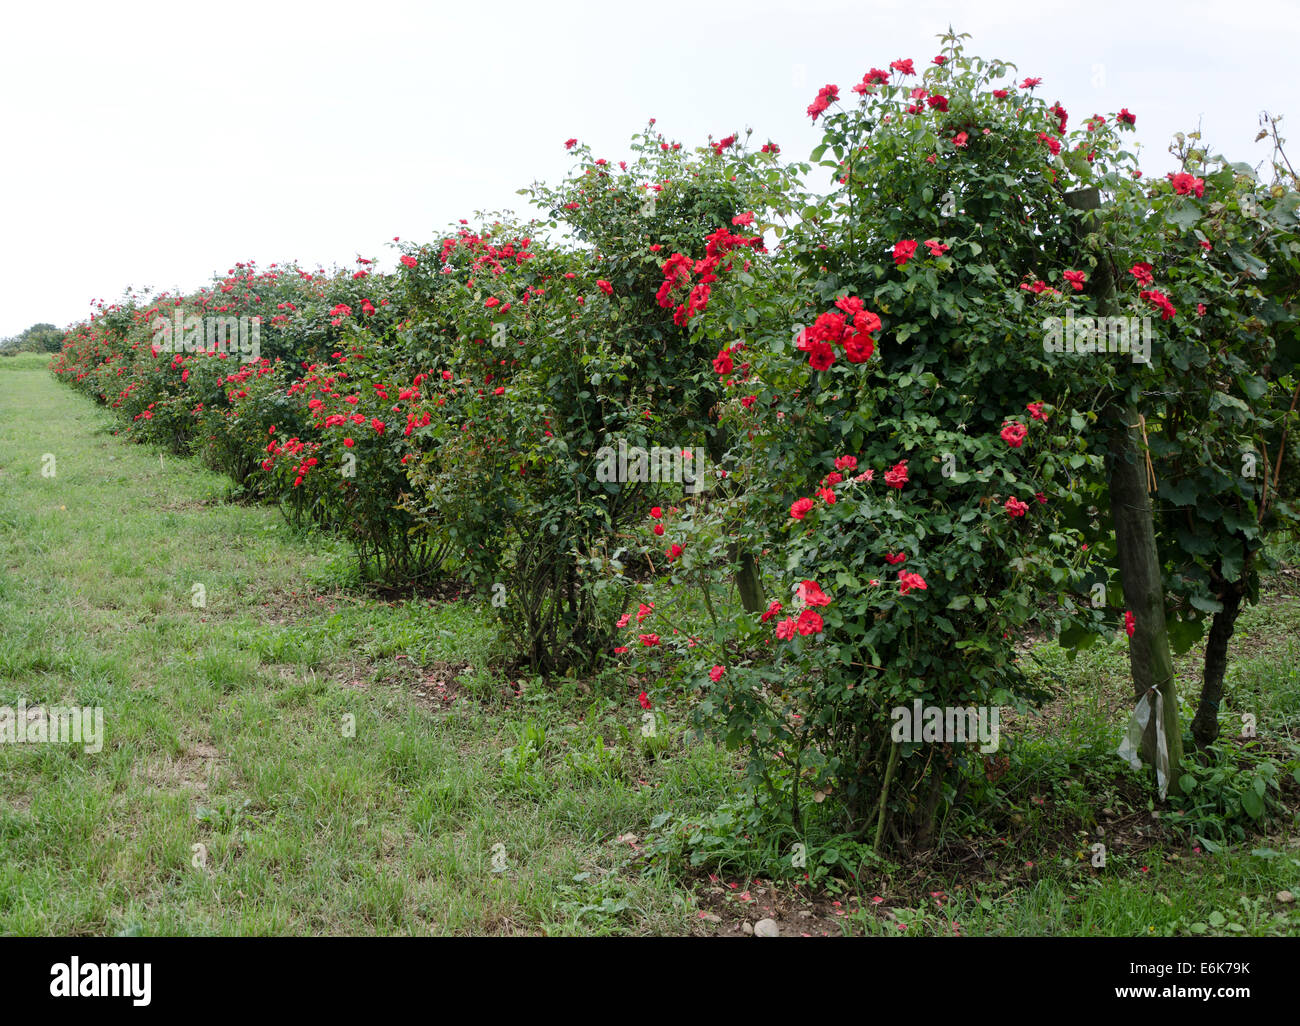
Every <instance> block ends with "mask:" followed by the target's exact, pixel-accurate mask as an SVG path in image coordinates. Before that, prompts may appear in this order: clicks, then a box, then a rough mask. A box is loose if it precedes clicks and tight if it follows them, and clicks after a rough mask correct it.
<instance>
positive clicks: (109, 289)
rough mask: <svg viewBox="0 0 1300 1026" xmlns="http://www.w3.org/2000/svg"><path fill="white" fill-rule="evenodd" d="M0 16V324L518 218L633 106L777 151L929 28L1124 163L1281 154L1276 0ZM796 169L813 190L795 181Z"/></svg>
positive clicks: (1287, 36) (148, 9)
mask: <svg viewBox="0 0 1300 1026" xmlns="http://www.w3.org/2000/svg"><path fill="white" fill-rule="evenodd" d="M3 12H4V13H3V15H0V18H2V21H0V139H3V141H4V155H3V159H2V160H0V337H5V336H8V335H12V334H16V333H17V332H19V331H21V330H22V329H24V328H26V327H27V326H28V325H30V324H32V323H34V322H38V321H51V322H54V323H55V324H57V325H59V326H60V327H63V326H65V325H67V324H69V323H72V322H74V321H77V320H79V319H81V318H82V317H84V316H86V314H87V313H88V312H89V309H90V302H91V300H92V299H95V298H101V297H102V298H105V299H114V298H117V297H118V296H119V295H120V294H121V292H122V289H123V288H124V287H125V286H127V285H134V286H137V287H140V286H153V287H155V288H174V287H177V286H179V287H183V288H186V289H191V288H195V287H197V286H199V285H201V284H204V283H205V282H206V281H207V280H208V279H209V277H210V275H211V274H212V273H213V272H214V271H224V270H225V269H226V268H228V267H229V266H231V265H232V264H233V263H234V262H235V261H237V260H246V259H256V260H257V261H258V262H259V263H260V264H262V265H265V264H268V263H271V262H273V261H277V260H281V261H282V260H290V259H297V260H299V261H300V262H302V263H304V264H311V265H315V264H316V263H321V264H324V265H325V266H330V265H332V264H334V263H340V264H350V263H351V262H352V261H353V260H354V259H355V258H356V256H357V255H358V254H361V255H366V256H376V255H381V256H384V257H385V258H386V259H385V261H384V263H385V265H387V264H391V262H392V257H391V252H390V251H388V250H385V249H384V248H383V245H384V243H386V242H388V241H390V240H391V239H392V237H393V236H395V235H398V236H401V237H402V238H403V239H408V238H410V239H415V240H424V239H428V238H430V237H431V236H432V235H433V233H435V232H436V231H439V230H441V229H442V228H443V227H444V226H445V225H446V224H447V223H448V222H450V221H453V220H455V219H457V218H460V217H469V216H472V214H473V212H474V211H475V210H499V209H515V210H522V209H524V206H525V202H524V197H521V196H518V195H517V194H516V190H518V189H519V188H521V187H523V186H525V185H527V184H528V183H529V182H531V181H533V180H534V179H542V180H550V181H555V180H558V179H559V178H560V176H562V175H563V173H564V172H565V170H566V168H567V167H568V166H569V164H570V156H569V155H568V154H566V152H565V150H564V140H565V139H567V138H569V137H570V136H577V137H578V138H580V139H582V140H583V141H585V142H590V143H591V144H592V146H593V147H594V149H595V150H596V153H597V154H598V155H601V156H605V157H608V158H610V159H611V160H618V159H621V158H622V157H624V156H625V155H626V149H625V147H626V143H627V140H628V138H629V137H630V135H631V134H632V133H633V132H635V131H637V130H638V129H640V128H641V126H642V125H644V123H645V120H646V119H647V118H649V117H655V118H657V119H658V124H657V126H656V127H657V128H659V129H660V130H662V131H663V132H664V133H665V134H666V135H668V136H670V137H671V138H674V139H677V140H680V141H682V142H683V143H684V144H686V145H687V146H694V145H699V144H702V143H703V142H704V140H705V137H706V136H707V135H708V134H709V133H710V132H712V133H713V134H714V136H715V137H721V136H723V135H726V134H729V133H730V132H733V131H737V130H741V131H743V130H744V129H745V128H746V127H752V128H753V129H754V131H755V133H756V135H758V136H761V137H763V138H768V137H770V138H772V139H773V140H775V141H776V142H778V143H780V144H781V146H782V151H783V153H784V155H785V156H787V157H790V158H792V159H802V158H805V157H806V156H807V154H808V152H809V150H810V149H811V147H812V145H813V144H814V142H815V140H816V138H817V135H818V133H817V132H816V131H815V129H813V127H812V126H811V124H810V121H809V119H808V117H807V116H806V114H805V113H804V109H805V108H806V107H807V105H808V104H809V103H810V102H811V101H812V99H813V97H814V96H815V94H816V92H817V89H818V88H819V87H820V86H822V85H824V84H825V83H828V82H833V83H835V84H837V85H839V86H840V88H841V91H842V92H843V93H844V94H845V95H847V96H851V94H850V93H849V92H848V90H849V87H850V86H851V85H853V84H854V83H856V82H858V81H860V80H861V77H862V75H863V73H864V72H865V71H866V70H867V69H868V68H869V67H871V66H873V65H874V66H878V67H886V66H888V62H889V61H890V60H893V59H895V58H898V57H913V58H915V59H916V62H917V64H918V66H919V65H921V64H924V63H926V62H928V61H929V59H930V58H931V57H933V56H934V55H935V54H936V53H938V51H939V47H938V42H937V40H936V35H937V34H938V33H940V32H942V31H943V30H944V29H945V28H946V27H947V26H948V25H949V24H950V23H951V24H952V25H953V27H954V28H956V29H957V31H959V32H968V33H971V35H972V39H970V40H969V41H968V44H967V45H968V52H972V53H976V54H979V55H981V56H985V57H998V58H1002V59H1005V60H1010V61H1013V62H1015V63H1016V64H1018V65H1019V69H1020V76H1021V77H1023V76H1025V75H1034V76H1041V77H1042V79H1043V85H1042V87H1041V90H1042V92H1041V94H1040V95H1043V96H1044V97H1045V98H1046V99H1047V100H1049V101H1050V100H1054V99H1059V100H1060V101H1061V102H1062V103H1063V104H1064V105H1065V107H1066V108H1067V109H1068V110H1069V112H1070V115H1071V127H1073V126H1074V125H1076V124H1078V123H1079V121H1081V120H1082V119H1083V118H1084V117H1086V116H1088V115H1090V114H1092V113H1098V112H1099V113H1106V112H1110V111H1115V110H1118V109H1119V108H1120V107H1124V106H1126V107H1128V108H1129V110H1131V111H1133V113H1134V114H1136V115H1137V119H1138V120H1137V129H1138V138H1139V140H1140V141H1141V142H1142V143H1143V145H1144V147H1145V149H1144V157H1143V161H1142V164H1143V170H1145V171H1147V172H1148V173H1157V174H1159V173H1163V172H1165V171H1167V170H1169V168H1170V167H1171V166H1172V161H1171V158H1170V157H1169V156H1168V155H1167V153H1166V152H1165V149H1166V147H1167V145H1168V142H1169V137H1170V136H1171V134H1172V133H1173V132H1175V131H1178V130H1189V129H1194V128H1195V127H1196V125H1197V123H1198V121H1200V122H1201V123H1202V125H1203V128H1204V130H1205V133H1206V138H1207V140H1209V141H1210V142H1211V143H1212V144H1214V146H1215V147H1216V148H1217V149H1220V150H1222V151H1223V152H1225V153H1226V154H1227V155H1228V156H1230V157H1231V158H1233V159H1234V160H1246V161H1249V162H1251V163H1258V162H1260V161H1262V160H1264V159H1265V158H1266V157H1267V156H1268V154H1269V150H1268V149H1267V147H1266V145H1265V144H1264V143H1258V144H1256V143H1254V142H1253V138H1254V135H1255V133H1256V131H1257V130H1258V116H1259V113H1260V111H1261V110H1263V109H1268V110H1270V111H1272V112H1274V113H1282V114H1285V115H1287V120H1286V121H1284V122H1283V129H1284V132H1283V135H1287V134H1288V133H1287V132H1286V131H1285V129H1286V128H1290V129H1291V132H1290V135H1291V137H1292V138H1293V139H1294V144H1293V145H1292V146H1291V157H1292V162H1293V163H1297V162H1298V161H1297V159H1296V158H1297V157H1300V75H1298V74H1297V62H1296V53H1295V47H1296V43H1297V41H1298V40H1300V3H1297V0H1253V2H1251V3H1250V4H1249V5H1246V4H1240V5H1239V4H1235V3H1226V2H1222V0H1218V2H1197V0H1181V2H1176V3H1175V2H1164V3H1154V4H1152V3H1142V4H1139V3H1133V2H1109V0H1107V2H1090V0H1070V2H1063V0H1032V2H1025V0H1015V2H1006V0H978V2H974V0H972V2H956V0H947V2H927V0H869V2H864V0H858V2H847V3H839V2H831V0H798V2H776V0H713V2H710V3H702V2H698V0H689V2H682V0H653V2H641V3H636V4H623V3H619V2H618V0H606V2H580V0H532V2H515V0H489V2H483V3H480V2H476V0H459V2H456V3H414V2H396V0H391V2H390V0H365V2H349V3H346V4H342V3H333V2H327V0H314V2H312V3H282V2H278V0H259V2H256V3H248V2H243V0H222V2H221V3H207V4H191V3H187V2H182V0H167V2H163V3H157V4H153V3H132V2H111V3H106V2H102V0H95V2H92V3H60V2H57V0H53V2H51V0H35V2H30V3H23V4H17V3H13V2H10V3H7V4H6V5H5V7H4V9H3ZM818 184H820V183H818Z"/></svg>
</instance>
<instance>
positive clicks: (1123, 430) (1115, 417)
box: [1065, 187, 1183, 794]
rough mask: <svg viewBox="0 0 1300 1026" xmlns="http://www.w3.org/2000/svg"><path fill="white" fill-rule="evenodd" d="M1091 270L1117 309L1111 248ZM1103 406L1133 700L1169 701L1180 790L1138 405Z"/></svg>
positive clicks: (1174, 773) (1085, 200) (1093, 285)
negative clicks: (1130, 623)
mask: <svg viewBox="0 0 1300 1026" xmlns="http://www.w3.org/2000/svg"><path fill="white" fill-rule="evenodd" d="M1065 201H1066V204H1067V205H1068V206H1070V207H1071V208H1073V209H1075V210H1081V211H1095V210H1096V209H1098V208H1099V207H1100V206H1101V195H1100V192H1099V190H1097V189H1096V188H1095V187H1094V188H1090V189H1080V190H1078V191H1076V192H1070V193H1066V195H1065ZM1098 230H1099V228H1098V223H1097V218H1096V215H1095V214H1092V213H1088V214H1086V215H1085V216H1084V217H1082V218H1080V224H1079V226H1078V229H1077V237H1078V238H1079V241H1080V244H1082V243H1083V238H1084V236H1086V235H1088V234H1091V233H1094V232H1097V231H1098ZM1099 255H1100V260H1099V261H1098V264H1097V268H1096V270H1095V271H1094V272H1093V274H1092V276H1091V280H1090V282H1089V291H1090V293H1091V294H1092V295H1094V296H1096V298H1097V313H1098V315H1100V316H1103V317H1105V316H1117V315H1118V313H1119V307H1118V303H1117V301H1116V298H1115V277H1114V274H1113V272H1112V270H1111V264H1110V260H1109V254H1107V253H1106V252H1104V251H1103V252H1101V253H1100V254H1099ZM1113 398H1114V401H1112V402H1111V403H1110V404H1109V405H1108V406H1107V407H1106V410H1105V413H1104V414H1103V429H1104V431H1105V435H1106V439H1107V446H1106V475H1107V478H1108V480H1109V485H1110V504H1111V506H1110V511H1111V518H1112V519H1113V520H1114V523H1115V544H1116V548H1117V550H1118V560H1119V571H1120V581H1121V583H1122V584H1123V586H1124V602H1125V604H1126V605H1127V606H1128V608H1129V610H1130V611H1131V612H1132V613H1133V617H1134V621H1135V624H1134V629H1133V636H1132V638H1131V639H1130V640H1129V650H1128V651H1129V668H1130V670H1131V672H1132V674H1133V695H1134V700H1135V702H1136V701H1138V700H1141V699H1143V697H1144V696H1145V695H1146V694H1147V692H1148V691H1150V690H1151V688H1153V687H1154V688H1156V689H1157V691H1158V692H1159V694H1160V696H1161V702H1162V703H1163V706H1164V728H1165V742H1166V744H1167V746H1168V749H1169V793H1170V794H1178V793H1180V789H1179V786H1178V778H1179V776H1180V775H1181V771H1180V769H1179V764H1180V763H1181V761H1182V755H1183V731H1182V726H1181V724H1180V723H1179V720H1178V693H1177V689H1176V687H1175V679H1174V663H1173V656H1172V654H1171V652H1170V649H1169V632H1168V627H1167V625H1166V622H1165V595H1164V578H1163V576H1162V575H1161V572H1160V551H1159V548H1158V546H1157V545H1156V534H1155V520H1154V518H1153V516H1152V512H1151V499H1150V496H1149V495H1148V493H1147V474H1146V459H1145V454H1144V451H1143V444H1144V443H1143V442H1142V441H1141V438H1140V435H1139V428H1138V409H1137V406H1136V404H1135V403H1134V402H1133V401H1132V399H1131V398H1129V397H1128V396H1115V397H1113ZM1155 747H1156V737H1155V717H1152V720H1151V724H1150V726H1149V727H1148V728H1147V731H1146V733H1145V734H1144V735H1143V737H1142V759H1143V761H1144V762H1146V763H1148V764H1149V765H1155Z"/></svg>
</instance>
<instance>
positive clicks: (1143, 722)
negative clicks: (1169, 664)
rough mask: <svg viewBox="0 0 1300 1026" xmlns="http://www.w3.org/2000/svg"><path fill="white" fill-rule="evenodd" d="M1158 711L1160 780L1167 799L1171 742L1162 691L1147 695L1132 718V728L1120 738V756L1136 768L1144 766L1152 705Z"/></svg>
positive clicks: (1158, 770) (1157, 773) (1157, 740)
mask: <svg viewBox="0 0 1300 1026" xmlns="http://www.w3.org/2000/svg"><path fill="white" fill-rule="evenodd" d="M1152 706H1154V707H1155V711H1156V784H1157V785H1158V786H1159V788H1160V797H1161V798H1162V799H1163V798H1164V797H1165V795H1166V794H1168V792H1169V745H1168V744H1167V743H1166V742H1165V703H1164V702H1163V700H1162V699H1161V696H1160V692H1159V691H1158V690H1157V689H1156V688H1151V689H1150V690H1149V691H1148V692H1147V693H1146V694H1145V695H1143V696H1142V697H1141V698H1140V699H1139V700H1138V704H1137V708H1135V709H1134V710H1133V715H1132V716H1131V717H1130V718H1129V721H1128V732H1127V733H1126V734H1125V735H1124V740H1123V741H1122V742H1120V746H1119V756H1120V758H1121V759H1123V760H1124V761H1125V762H1127V763H1128V764H1129V765H1130V766H1132V767H1133V768H1134V769H1141V768H1142V759H1141V755H1140V753H1141V751H1142V735H1143V734H1145V733H1146V730H1147V724H1148V723H1150V722H1151V708H1152Z"/></svg>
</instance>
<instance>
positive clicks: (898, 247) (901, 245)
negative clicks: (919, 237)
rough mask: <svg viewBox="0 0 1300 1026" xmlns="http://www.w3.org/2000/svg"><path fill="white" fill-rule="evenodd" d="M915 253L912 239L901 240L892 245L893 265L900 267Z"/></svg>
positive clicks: (914, 244)
mask: <svg viewBox="0 0 1300 1026" xmlns="http://www.w3.org/2000/svg"><path fill="white" fill-rule="evenodd" d="M915 252H916V243H915V242H914V241H913V240H912V239H902V240H901V241H899V242H895V243H894V263H895V264H896V265H897V266H898V267H902V266H903V265H904V264H905V263H907V262H908V261H909V260H911V259H912V254H914V253H915Z"/></svg>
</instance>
